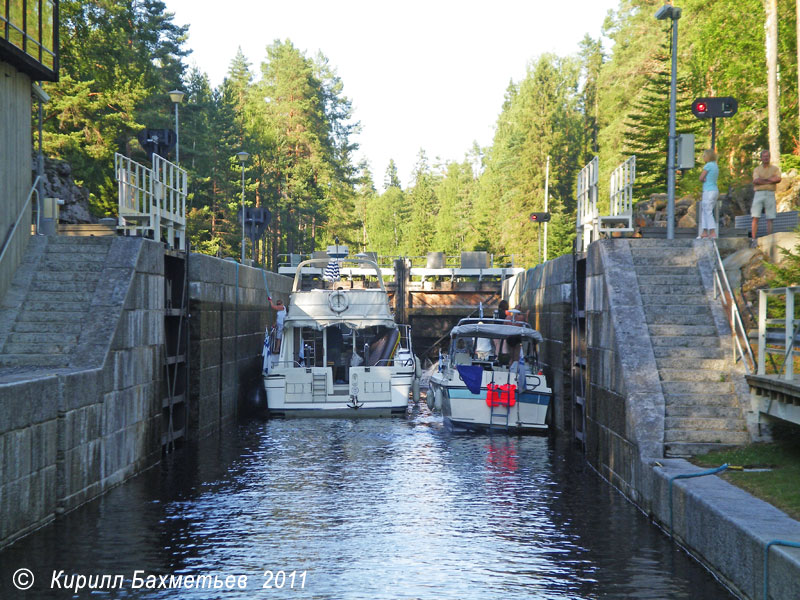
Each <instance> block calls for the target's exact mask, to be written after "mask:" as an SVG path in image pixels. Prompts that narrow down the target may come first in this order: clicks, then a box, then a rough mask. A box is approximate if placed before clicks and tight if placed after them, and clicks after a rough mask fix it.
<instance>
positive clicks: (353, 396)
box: [347, 386, 364, 410]
mask: <svg viewBox="0 0 800 600" xmlns="http://www.w3.org/2000/svg"><path fill="white" fill-rule="evenodd" d="M347 406H348V408H352V409H354V410H355V409H358V408H361V407H362V406H364V403H363V402H359V400H358V388H357V387H356V386H353V388H352V389H351V390H350V402H348V403H347Z"/></svg>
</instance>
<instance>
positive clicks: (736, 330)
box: [711, 239, 756, 374]
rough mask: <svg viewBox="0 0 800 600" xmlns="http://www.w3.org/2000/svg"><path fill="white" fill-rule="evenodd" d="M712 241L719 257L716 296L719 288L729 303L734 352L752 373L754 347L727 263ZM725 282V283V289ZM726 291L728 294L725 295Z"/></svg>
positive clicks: (725, 300) (716, 270) (715, 277)
mask: <svg viewBox="0 0 800 600" xmlns="http://www.w3.org/2000/svg"><path fill="white" fill-rule="evenodd" d="M711 242H712V243H713V245H714V253H715V254H716V257H717V263H716V265H714V294H715V297H718V294H717V289H719V292H720V294H721V295H722V296H723V298H724V299H723V305H727V306H726V308H727V309H728V310H729V311H730V315H729V321H730V324H731V336H732V337H733V340H734V342H735V344H736V348H735V351H734V352H738V354H739V359H741V361H742V363H744V369H745V372H746V373H748V374H750V373H752V372H753V371H754V370H755V367H756V359H755V356H754V355H753V349H752V348H751V347H750V342H749V341H748V338H747V330H746V329H745V328H744V323H743V322H742V316H741V314H740V313H739V307H738V306H736V299H735V298H734V296H733V291H731V284H730V283H729V282H728V276H727V274H726V273H725V265H723V264H722V257H721V256H720V254H719V248H718V247H717V242H716V240H714V239H712V240H711ZM723 283H724V284H725V287H724V289H723ZM726 292H727V296H726V295H725V293H726ZM739 335H741V336H742V339H743V340H744V347H745V348H746V349H747V351H746V352H745V350H744V349H743V348H742V343H741V341H740V340H739ZM746 358H749V359H750V362H749V363H748V362H747V360H745V359H746ZM734 362H736V356H734Z"/></svg>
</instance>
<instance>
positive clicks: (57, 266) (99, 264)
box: [41, 260, 105, 273]
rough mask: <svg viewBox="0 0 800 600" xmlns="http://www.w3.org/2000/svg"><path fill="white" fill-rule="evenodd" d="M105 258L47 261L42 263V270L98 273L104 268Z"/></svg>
mask: <svg viewBox="0 0 800 600" xmlns="http://www.w3.org/2000/svg"><path fill="white" fill-rule="evenodd" d="M104 266H105V260H102V261H85V260H84V261H76V262H72V261H46V262H43V263H42V269H41V270H42V271H62V272H63V271H66V270H71V271H77V272H92V273H98V272H100V271H102V270H103V267H104Z"/></svg>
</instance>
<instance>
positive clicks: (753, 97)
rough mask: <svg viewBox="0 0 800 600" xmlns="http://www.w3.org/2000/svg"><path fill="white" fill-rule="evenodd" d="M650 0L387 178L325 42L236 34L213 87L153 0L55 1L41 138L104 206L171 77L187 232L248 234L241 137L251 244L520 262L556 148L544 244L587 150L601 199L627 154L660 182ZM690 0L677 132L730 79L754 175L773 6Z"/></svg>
mask: <svg viewBox="0 0 800 600" xmlns="http://www.w3.org/2000/svg"><path fill="white" fill-rule="evenodd" d="M661 3H662V0H620V3H619V7H618V9H617V10H616V11H614V12H613V13H611V14H610V15H609V16H608V17H607V19H606V20H605V22H604V23H603V24H602V28H601V29H600V31H599V34H598V35H597V37H596V38H595V37H592V36H591V35H586V36H585V37H584V39H583V40H582V41H581V43H580V45H579V47H578V48H577V51H576V54H575V56H568V57H558V56H555V55H552V54H545V55H542V56H539V57H535V58H534V59H532V60H531V62H530V63H529V65H528V69H527V72H526V74H525V76H524V77H523V78H522V80H520V81H518V82H513V81H512V82H510V83H509V86H508V88H507V90H506V94H505V97H504V98H503V99H502V104H501V106H500V107H499V108H500V110H499V116H498V119H497V123H496V129H495V135H494V139H493V141H492V144H491V145H490V146H489V147H486V148H481V147H478V146H477V144H474V145H473V147H472V148H470V149H468V152H467V154H466V156H465V157H464V158H463V160H462V161H460V162H459V161H449V162H446V163H444V164H435V165H430V164H429V163H428V161H427V159H426V156H425V153H424V151H421V152H420V155H419V156H418V160H417V164H416V166H415V169H414V175H413V180H412V181H411V182H410V183H409V187H408V188H407V189H405V190H404V189H402V187H401V182H400V179H399V176H398V172H397V166H396V164H395V162H394V160H392V161H390V162H389V165H388V166H387V168H386V170H385V174H384V175H385V176H384V178H383V181H382V183H383V189H384V191H383V193H378V192H377V191H376V185H375V182H374V180H373V174H372V173H371V172H370V168H369V165H367V164H365V163H362V164H360V165H357V166H356V165H354V164H353V158H352V155H353V152H354V151H355V149H356V146H355V144H354V142H353V141H352V140H353V137H354V135H355V134H356V133H357V132H358V129H359V124H358V123H357V122H354V121H353V119H352V106H351V101H350V99H349V98H347V97H346V96H345V95H344V93H343V82H342V81H341V80H340V79H339V77H338V75H337V74H336V70H335V69H334V68H333V66H332V65H331V64H330V63H329V61H328V59H327V58H326V57H325V56H324V55H322V54H321V53H320V54H317V55H316V56H313V57H312V56H307V55H306V54H305V53H304V52H302V51H301V50H299V49H298V48H297V47H295V46H294V45H293V44H292V42H291V41H289V40H283V41H281V40H276V41H274V42H273V43H271V44H270V45H269V46H267V47H266V51H265V55H264V56H263V57H261V61H260V63H257V66H256V67H255V68H253V67H252V65H251V63H250V61H249V60H248V58H247V57H246V56H244V54H243V53H242V52H241V50H239V51H238V52H237V53H236V55H235V56H234V57H232V60H231V63H230V68H229V71H228V76H227V77H226V79H225V80H224V82H223V83H222V85H220V86H219V87H218V88H216V89H212V87H211V85H210V84H209V81H208V78H207V76H206V75H205V74H204V73H202V72H200V71H198V70H192V71H189V70H187V69H186V67H185V64H184V58H185V56H186V55H187V54H188V51H187V50H186V49H185V48H184V43H185V39H186V27H182V26H178V25H176V24H175V23H174V22H173V15H172V14H170V13H169V12H167V11H166V9H165V5H164V2H163V1H161V0H138V1H137V2H132V1H130V0H125V1H123V2H118V1H114V0H96V1H94V2H90V3H87V2H79V1H78V0H63V1H62V2H61V4H60V9H61V22H62V33H61V58H62V72H61V73H62V77H61V81H59V82H58V83H56V84H47V91H48V93H49V94H50V95H51V97H52V101H51V102H50V103H49V104H48V105H47V106H46V111H47V112H46V118H45V135H44V140H43V141H44V149H45V151H46V152H47V153H48V154H49V155H51V156H54V157H58V158H63V159H66V160H68V161H70V162H71V163H72V165H73V172H74V173H75V174H76V179H78V180H79V181H81V182H82V183H83V184H84V185H85V186H86V187H88V188H89V191H90V194H91V203H92V206H91V208H92V210H93V211H94V212H95V213H96V214H98V215H107V214H108V215H113V214H115V212H116V192H115V182H114V181H113V180H112V174H113V166H112V165H113V156H114V152H117V151H119V152H122V153H124V154H127V155H128V156H131V157H132V158H134V159H135V160H138V161H140V162H143V161H145V160H146V159H145V156H144V153H143V152H142V149H141V148H139V146H138V143H137V142H136V141H135V135H136V133H137V132H138V131H139V130H141V129H142V128H143V127H159V128H171V127H173V124H174V120H173V114H174V113H173V111H174V106H173V105H172V103H171V101H170V100H169V98H168V96H167V93H166V92H167V91H168V90H170V89H174V88H180V89H183V90H184V91H185V92H186V97H185V100H184V102H183V103H182V104H181V106H180V121H181V159H182V160H181V166H182V167H184V168H186V169H187V170H188V171H189V204H188V229H189V237H190V239H191V241H192V243H193V245H194V247H195V248H196V249H199V250H201V251H203V252H208V253H219V254H221V255H234V256H237V255H238V254H239V252H240V251H241V248H240V246H239V244H240V243H241V242H240V240H241V225H240V217H239V212H238V211H239V208H240V205H241V203H242V182H241V178H242V166H241V165H240V164H239V162H238V161H237V160H236V158H235V156H234V155H235V154H236V152H239V151H240V150H245V151H247V152H248V153H250V158H249V160H248V161H247V163H246V164H245V165H244V204H245V205H248V206H259V207H266V208H268V209H269V210H270V212H271V214H272V221H271V223H270V225H269V229H268V231H267V233H266V235H265V237H264V238H263V239H262V240H259V241H258V242H257V244H256V246H257V248H256V249H255V254H256V257H257V258H258V259H259V260H260V261H262V262H264V263H266V264H268V265H272V266H274V265H275V264H276V263H277V262H278V261H279V255H280V254H285V253H289V252H293V253H305V252H310V251H312V250H315V249H317V248H322V247H324V246H325V245H327V244H329V243H332V241H333V239H334V238H335V237H338V238H339V239H340V240H341V241H343V242H344V243H347V244H349V245H351V246H353V247H358V248H359V249H363V250H369V251H376V252H379V253H382V254H387V255H398V254H406V255H421V254H424V253H426V252H429V251H444V252H446V253H448V254H453V253H458V252H460V251H465V250H467V251H468V250H484V251H487V252H490V253H493V254H496V255H507V254H514V255H515V262H516V263H517V264H524V265H528V266H531V265H533V264H535V263H536V261H537V260H538V258H539V248H540V247H541V243H542V240H541V239H540V237H541V234H542V233H543V229H542V228H540V227H538V226H534V225H532V224H531V223H530V222H529V220H528V215H529V214H530V213H531V212H535V211H536V212H538V211H542V210H544V189H545V177H546V165H547V159H548V156H549V157H550V173H549V192H550V195H549V207H550V212H551V214H552V219H551V221H550V223H549V225H548V255H549V257H554V256H558V255H561V254H564V253H567V252H570V251H571V249H572V243H573V240H574V236H575V231H574V223H575V181H576V176H577V172H578V171H579V169H580V168H581V167H582V166H583V165H585V164H586V163H587V162H588V161H589V160H591V158H592V157H593V156H595V155H597V156H599V158H600V186H599V191H600V201H601V202H600V210H601V212H602V211H604V205H605V204H606V203H607V198H608V185H607V182H608V180H609V175H610V173H611V171H612V170H613V169H614V168H615V167H616V166H617V165H619V164H620V163H621V162H622V160H624V159H625V158H626V157H627V156H628V155H629V154H630V153H635V154H636V156H637V182H636V196H637V199H642V197H643V196H647V194H649V193H652V192H659V191H665V189H666V185H665V182H664V172H665V163H666V160H665V153H666V144H667V138H666V131H667V127H668V117H667V114H668V104H669V74H668V70H669V69H668V55H669V48H670V40H671V31H670V26H671V23H670V22H662V21H657V20H656V19H654V18H653V14H654V12H655V10H656V8H657V7H658V6H659V5H660V4H661ZM681 7H682V9H683V18H682V19H680V21H679V28H680V31H679V33H680V35H679V45H678V76H679V89H680V92H679V98H678V126H677V131H678V133H683V132H689V131H694V132H696V134H697V138H696V139H697V149H698V153H699V151H700V150H701V149H702V148H704V147H707V146H708V143H707V141H706V140H708V139H709V135H710V123H709V122H708V121H700V120H697V119H694V118H693V117H692V116H691V115H690V112H689V105H690V104H691V101H692V100H693V98H695V97H699V96H725V95H731V96H735V97H736V98H737V99H738V101H739V112H738V114H737V115H736V116H735V117H733V118H730V119H721V120H718V122H717V149H718V151H719V154H720V158H719V161H718V164H719V166H720V187H721V188H722V186H724V185H726V184H728V183H732V184H734V185H735V184H736V183H737V182H749V179H750V174H751V172H752V166H753V153H754V152H755V151H756V150H757V149H758V148H759V147H762V146H765V145H766V142H767V133H766V128H767V118H766V94H767V92H766V88H767V86H766V68H765V58H764V43H765V41H764V29H763V26H762V25H763V19H764V6H763V4H762V2H761V0H742V1H740V2H737V3H733V2H731V1H729V0H721V1H717V2H710V1H709V0H683V2H682V3H681ZM778 10H779V48H778V53H779V58H778V59H779V64H780V73H781V77H780V82H779V86H780V116H781V140H782V143H783V151H784V154H783V155H782V166H783V168H784V170H788V169H791V168H800V160H798V159H797V157H796V156H795V155H794V154H792V155H790V154H786V153H787V152H790V151H793V152H795V154H797V152H798V151H797V148H798V147H800V140H798V126H799V125H800V124H798V118H797V114H798V110H797V109H798V94H797V77H796V75H797V58H796V36H795V35H794V26H795V19H796V15H795V4H794V3H793V2H791V0H779V2H778ZM601 40H602V42H601ZM605 40H609V41H610V42H611V44H610V45H609V44H606V43H605ZM381 167H382V166H381ZM696 175H697V173H689V174H687V175H686V176H685V177H682V178H679V181H678V187H679V192H681V191H682V192H695V191H696V189H697V185H698V184H697V176H696ZM798 251H799V252H800V249H799V250H798ZM792 260H796V262H797V264H796V265H795V264H794V263H793V262H792ZM781 268H782V269H784V271H782V272H781V273H782V274H781V275H780V278H779V279H778V280H777V281H785V282H786V284H788V283H789V282H791V283H796V282H797V281H798V280H800V259H790V260H788V261H787V262H786V263H785V264H784V265H783V266H782V267H781ZM776 285H779V283H778V284H776Z"/></svg>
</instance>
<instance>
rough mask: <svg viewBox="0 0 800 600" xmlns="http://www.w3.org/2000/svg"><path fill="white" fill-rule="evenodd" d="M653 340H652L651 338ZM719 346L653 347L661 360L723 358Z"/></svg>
mask: <svg viewBox="0 0 800 600" xmlns="http://www.w3.org/2000/svg"><path fill="white" fill-rule="evenodd" d="M651 339H652V338H651ZM723 354H724V353H723V351H722V348H720V347H719V346H700V347H699V348H698V347H696V346H695V347H692V348H684V347H681V346H653V355H654V356H655V357H656V360H658V359H659V358H723Z"/></svg>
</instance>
